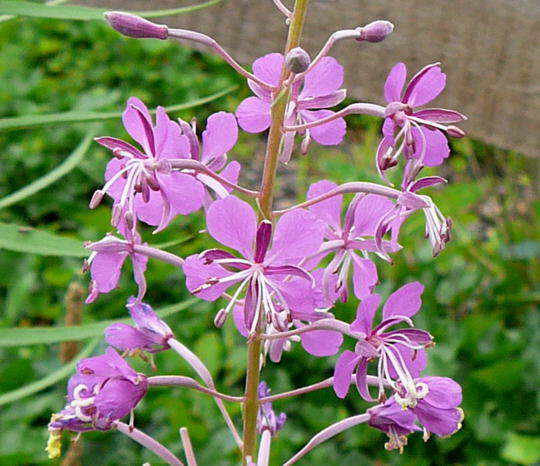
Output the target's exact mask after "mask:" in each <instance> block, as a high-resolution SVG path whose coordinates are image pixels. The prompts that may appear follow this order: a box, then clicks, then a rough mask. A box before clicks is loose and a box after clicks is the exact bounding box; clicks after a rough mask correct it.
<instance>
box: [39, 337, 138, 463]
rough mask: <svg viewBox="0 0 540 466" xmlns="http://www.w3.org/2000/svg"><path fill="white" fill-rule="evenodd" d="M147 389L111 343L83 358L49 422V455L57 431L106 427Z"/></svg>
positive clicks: (56, 451)
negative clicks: (101, 351)
mask: <svg viewBox="0 0 540 466" xmlns="http://www.w3.org/2000/svg"><path fill="white" fill-rule="evenodd" d="M147 390H148V381H147V379H146V377H145V376H144V374H140V373H137V372H135V371H134V370H133V369H132V368H131V367H130V366H129V365H128V363H127V362H126V361H125V360H124V359H122V358H121V357H120V356H119V354H118V353H117V352H116V351H115V350H114V349H113V348H111V347H108V348H107V350H106V352H105V354H102V355H100V356H95V357H91V358H86V359H83V360H81V361H80V362H79V363H78V364H77V371H76V373H75V375H73V376H72V377H71V378H70V379H69V382H68V386H67V391H68V396H67V404H66V406H65V407H64V409H63V410H62V411H60V412H59V413H57V414H53V415H52V418H51V422H50V423H49V426H48V428H49V432H50V435H51V437H50V440H49V443H48V446H47V450H48V451H49V454H50V456H54V455H55V454H56V455H58V454H59V453H60V449H59V442H60V439H61V432H62V431H63V430H70V431H73V432H85V431H88V430H108V429H110V428H111V427H112V426H113V422H114V421H116V420H118V419H121V418H123V417H124V416H126V415H127V414H129V413H130V412H132V411H133V409H134V408H135V406H137V404H138V403H139V401H141V399H142V398H143V397H144V395H145V394H146V392H147Z"/></svg>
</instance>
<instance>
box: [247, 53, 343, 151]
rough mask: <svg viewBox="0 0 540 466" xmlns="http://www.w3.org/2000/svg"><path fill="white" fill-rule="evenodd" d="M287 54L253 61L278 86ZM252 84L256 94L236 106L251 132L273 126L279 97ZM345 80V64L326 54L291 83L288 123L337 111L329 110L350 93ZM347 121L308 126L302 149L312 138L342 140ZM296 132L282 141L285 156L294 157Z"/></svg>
mask: <svg viewBox="0 0 540 466" xmlns="http://www.w3.org/2000/svg"><path fill="white" fill-rule="evenodd" d="M283 63H284V58H283V55H282V54H280V53H270V54H268V55H265V56H263V57H261V58H258V59H257V60H255V61H254V62H253V73H254V74H255V76H257V77H258V78H260V79H262V80H264V81H265V82H267V83H269V84H271V85H273V86H278V84H279V81H280V76H281V71H282V68H283ZM248 84H249V87H250V88H251V90H252V91H253V92H254V93H255V95H256V97H255V96H254V97H248V98H247V99H245V100H244V101H243V102H242V103H241V104H240V105H239V106H238V109H237V110H236V117H237V118H238V123H239V124H240V127H241V128H242V129H243V130H244V131H247V132H249V133H260V132H261V131H264V130H266V129H268V128H269V126H270V122H271V116H270V108H271V104H272V101H273V100H274V98H275V97H276V96H275V95H273V94H272V93H271V92H270V91H268V90H266V89H263V88H262V87H261V86H259V85H257V84H256V83H254V82H252V81H248ZM342 84H343V67H342V66H341V65H340V64H339V63H338V62H337V60H336V59H334V58H331V57H324V58H322V59H321V60H320V61H319V62H318V63H317V64H316V65H315V66H314V67H313V68H312V69H311V70H309V71H308V72H307V73H306V74H305V76H304V77H303V78H302V79H298V80H296V81H295V82H294V83H293V84H292V86H291V98H290V103H289V106H288V108H287V110H286V114H285V125H287V126H293V125H301V124H305V123H310V122H312V121H316V120H320V119H322V118H326V117H328V116H330V115H332V114H333V113H334V112H332V111H331V110H326V109H327V108H329V107H333V106H335V105H337V104H339V103H340V102H341V101H342V100H343V99H344V98H345V95H346V92H345V90H344V89H340V87H341V85H342ZM345 131H346V123H345V120H344V119H343V118H337V119H335V120H333V121H331V122H328V123H324V124H322V125H319V126H315V127H313V128H310V129H307V130H305V131H304V132H303V136H304V140H303V142H302V149H303V152H304V153H305V152H306V151H307V146H308V145H309V142H310V140H311V138H313V139H314V140H315V141H316V142H317V143H319V144H321V145H324V146H333V145H336V144H339V143H340V142H341V141H342V140H343V137H344V136H345ZM294 137H295V132H294V131H290V132H287V133H286V135H285V136H284V139H283V141H282V143H283V151H282V154H281V160H282V161H283V162H287V161H288V160H289V159H290V156H291V153H292V150H293V146H294Z"/></svg>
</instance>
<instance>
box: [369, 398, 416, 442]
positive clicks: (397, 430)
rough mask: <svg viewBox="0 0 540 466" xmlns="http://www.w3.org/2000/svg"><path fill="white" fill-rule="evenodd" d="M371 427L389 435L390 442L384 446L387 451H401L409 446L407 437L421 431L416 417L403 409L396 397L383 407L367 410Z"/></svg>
mask: <svg viewBox="0 0 540 466" xmlns="http://www.w3.org/2000/svg"><path fill="white" fill-rule="evenodd" d="M367 412H368V414H369V416H370V418H369V421H368V424H369V425H370V426H371V427H375V428H376V429H379V430H382V431H383V432H384V433H386V434H387V435H388V438H389V440H388V442H387V443H386V444H385V445H384V447H385V448H386V449H387V450H394V449H399V451H400V453H402V452H403V447H404V446H405V445H407V435H409V434H412V433H413V432H417V431H420V430H422V429H420V428H419V427H418V426H417V425H416V416H415V415H414V413H412V412H411V411H409V410H407V409H403V408H402V407H401V406H400V405H399V404H398V403H396V400H395V399H394V397H391V398H389V399H388V400H386V402H385V403H384V404H382V405H378V406H375V407H374V408H370V409H368V410H367Z"/></svg>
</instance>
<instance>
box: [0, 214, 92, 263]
mask: <svg viewBox="0 0 540 466" xmlns="http://www.w3.org/2000/svg"><path fill="white" fill-rule="evenodd" d="M0 249H8V250H10V251H17V252H26V253H29V254H40V255H42V256H71V257H86V256H88V250H87V249H85V248H84V246H83V243H82V241H79V240H76V239H73V238H66V237H64V236H60V235H54V234H52V233H49V232H47V231H41V230H35V229H33V228H30V227H27V226H20V225H13V224H10V223H1V222H0Z"/></svg>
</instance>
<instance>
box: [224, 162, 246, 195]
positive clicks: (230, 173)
mask: <svg viewBox="0 0 540 466" xmlns="http://www.w3.org/2000/svg"><path fill="white" fill-rule="evenodd" d="M241 168H242V167H241V165H240V164H239V163H238V162H237V161H236V160H233V161H232V162H231V163H229V164H227V165H226V166H225V168H224V169H223V170H221V173H220V174H219V175H220V176H221V177H222V178H225V179H226V180H227V181H230V182H231V183H234V184H238V177H239V176H240V170H241ZM225 189H226V190H227V191H228V192H229V193H230V192H231V191H232V188H227V187H225Z"/></svg>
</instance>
